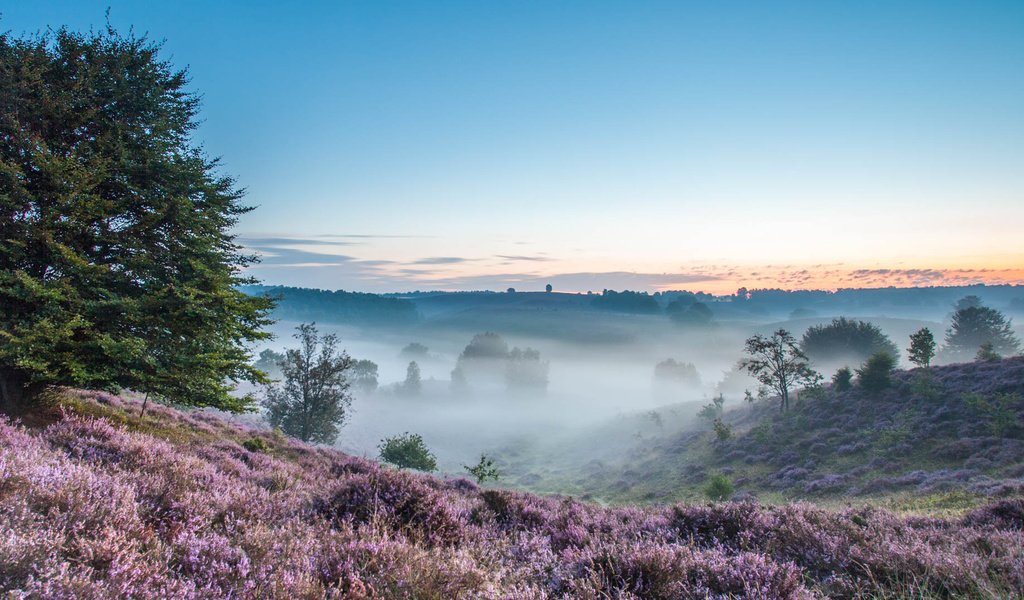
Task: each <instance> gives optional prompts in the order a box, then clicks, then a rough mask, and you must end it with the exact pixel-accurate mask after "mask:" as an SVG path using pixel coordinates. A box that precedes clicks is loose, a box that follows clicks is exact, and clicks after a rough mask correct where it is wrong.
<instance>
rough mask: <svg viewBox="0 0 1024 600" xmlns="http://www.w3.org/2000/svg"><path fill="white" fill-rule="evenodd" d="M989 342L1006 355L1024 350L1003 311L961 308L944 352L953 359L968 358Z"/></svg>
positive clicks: (982, 307)
mask: <svg viewBox="0 0 1024 600" xmlns="http://www.w3.org/2000/svg"><path fill="white" fill-rule="evenodd" d="M985 343H989V344H991V345H992V350H993V351H994V352H996V353H998V354H1001V355H1003V356H1013V355H1014V354H1017V352H1018V351H1019V350H1020V340H1018V339H1017V336H1016V335H1014V333H1013V328H1012V325H1011V322H1010V320H1009V319H1007V318H1006V316H1005V315H1003V313H1001V312H999V311H998V310H996V309H994V308H989V307H987V306H975V305H971V306H964V307H962V308H959V309H957V311H956V312H955V313H953V322H952V324H951V325H950V327H949V330H948V331H946V346H945V348H943V353H944V354H945V355H946V356H947V357H948V358H949V359H951V360H957V361H967V360H970V359H971V358H972V357H974V356H975V355H976V354H977V352H978V350H979V349H980V348H981V346H982V345H983V344H985Z"/></svg>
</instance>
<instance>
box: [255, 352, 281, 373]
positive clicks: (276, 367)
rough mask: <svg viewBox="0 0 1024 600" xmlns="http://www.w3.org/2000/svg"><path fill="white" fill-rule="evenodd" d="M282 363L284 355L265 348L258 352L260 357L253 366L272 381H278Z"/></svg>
mask: <svg viewBox="0 0 1024 600" xmlns="http://www.w3.org/2000/svg"><path fill="white" fill-rule="evenodd" d="M282 362H284V354H281V353H280V352H274V351H273V350H271V349H270V348H267V349H266V350H264V351H262V352H260V356H259V358H258V359H257V360H256V363H255V364H254V365H253V366H254V367H256V368H257V369H259V370H260V371H263V372H264V373H266V374H267V375H269V376H271V377H273V378H274V379H278V378H280V377H281V363H282Z"/></svg>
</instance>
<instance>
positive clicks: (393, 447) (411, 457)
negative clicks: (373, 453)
mask: <svg viewBox="0 0 1024 600" xmlns="http://www.w3.org/2000/svg"><path fill="white" fill-rule="evenodd" d="M377 448H378V449H379V450H380V458H381V460H383V461H384V462H386V463H390V464H393V465H395V466H396V467H398V468H399V469H416V470H418V471H433V470H435V469H437V459H436V458H435V457H434V454H433V453H432V452H431V451H430V450H429V449H428V448H427V445H426V444H425V443H423V436H421V435H420V434H418V433H409V432H408V431H407V432H405V433H404V434H402V435H396V436H394V437H389V438H384V439H383V440H381V442H380V445H379V446H377Z"/></svg>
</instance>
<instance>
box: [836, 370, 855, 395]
mask: <svg viewBox="0 0 1024 600" xmlns="http://www.w3.org/2000/svg"><path fill="white" fill-rule="evenodd" d="M832 387H833V389H835V391H837V392H845V391H846V390H848V389H850V388H852V387H853V371H851V370H850V367H842V368H840V369H837V370H836V372H835V374H834V375H832Z"/></svg>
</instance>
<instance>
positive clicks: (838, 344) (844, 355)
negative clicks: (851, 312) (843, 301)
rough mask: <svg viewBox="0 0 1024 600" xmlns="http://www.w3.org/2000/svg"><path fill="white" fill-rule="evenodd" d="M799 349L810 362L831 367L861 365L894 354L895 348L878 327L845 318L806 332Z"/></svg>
mask: <svg viewBox="0 0 1024 600" xmlns="http://www.w3.org/2000/svg"><path fill="white" fill-rule="evenodd" d="M800 349H801V350H803V351H804V353H805V354H807V356H808V358H810V359H811V360H812V361H813V362H816V363H833V364H834V363H835V362H838V361H847V360H853V361H856V362H860V361H864V360H867V359H868V358H869V357H870V356H872V355H873V354H877V353H879V352H888V353H889V354H892V355H893V356H895V355H896V353H897V349H896V345H895V344H893V343H892V340H890V339H889V336H887V335H885V333H883V332H882V330H881V329H879V328H878V327H877V326H875V325H872V324H871V323H868V322H865V321H858V320H855V319H847V318H846V317H839V318H838V319H833V320H832V322H831V323H829V324H828V325H815V326H814V327H811V328H809V329H808V330H807V331H806V332H805V333H804V336H803V338H802V339H801V340H800ZM840 364H842V362H840Z"/></svg>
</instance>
